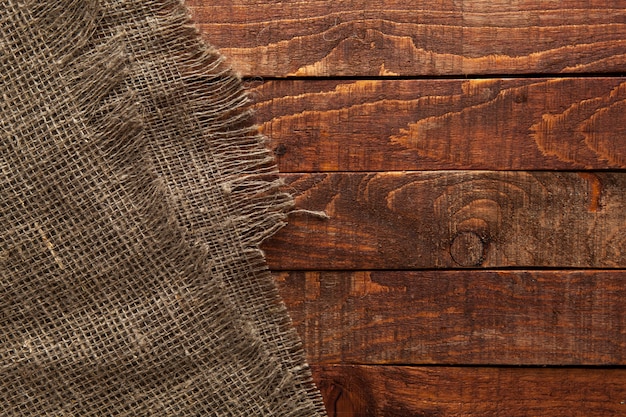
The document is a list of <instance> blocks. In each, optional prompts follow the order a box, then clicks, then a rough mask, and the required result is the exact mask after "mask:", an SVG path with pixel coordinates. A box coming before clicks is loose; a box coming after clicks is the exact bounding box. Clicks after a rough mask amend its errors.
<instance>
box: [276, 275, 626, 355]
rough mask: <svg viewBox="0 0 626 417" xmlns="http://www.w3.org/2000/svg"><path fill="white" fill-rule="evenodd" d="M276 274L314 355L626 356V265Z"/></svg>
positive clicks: (289, 308) (311, 353)
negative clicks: (614, 268) (575, 268)
mask: <svg viewBox="0 0 626 417" xmlns="http://www.w3.org/2000/svg"><path fill="white" fill-rule="evenodd" d="M275 276H276V280H277V282H278V283H279V286H280V293H281V295H282V296H283V299H284V300H285V302H286V304H287V308H288V310H289V312H290V315H291V317H292V319H293V321H294V324H295V325H296V326H297V328H298V332H299V334H300V335H301V337H302V338H303V341H304V346H305V349H306V352H307V356H308V358H309V360H311V361H312V362H314V363H316V364H332V363H353V364H354V363H360V364H418V365H419V364H447V365H459V364H463V365H468V364H471V365H494V364H498V365H603V366H605V365H626V305H625V303H624V300H625V299H626V271H577V272H573V271H559V272H556V271H541V272H540V271H358V272H355V271H349V272H306V273H305V272H283V273H277V274H276V275H275Z"/></svg>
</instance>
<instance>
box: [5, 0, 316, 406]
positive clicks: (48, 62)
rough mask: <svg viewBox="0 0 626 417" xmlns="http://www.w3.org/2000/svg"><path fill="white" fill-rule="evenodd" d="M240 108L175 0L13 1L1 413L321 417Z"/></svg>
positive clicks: (269, 198)
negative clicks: (272, 254) (271, 268)
mask: <svg viewBox="0 0 626 417" xmlns="http://www.w3.org/2000/svg"><path fill="white" fill-rule="evenodd" d="M246 104H247V99H246V96H245V94H244V92H243V91H242V88H241V82H240V80H239V79H238V78H237V77H236V76H234V75H233V74H232V73H231V72H230V70H228V68H226V67H225V66H224V65H223V63H222V59H221V57H220V56H219V54H217V53H216V52H215V51H213V50H211V49H210V48H207V47H206V46H205V45H204V44H202V42H201V41H200V40H199V38H198V35H197V33H196V32H195V31H194V30H193V28H191V27H190V26H188V18H187V15H186V11H185V9H184V7H182V5H181V4H180V2H179V1H178V0H159V1H142V0H117V1H114V0H54V1H53V0H48V1H17V0H0V415H3V416H4V415H6V416H13V415H15V416H22V415H24V416H26V415H28V416H53V415H54V416H65V415H67V416H101V415H115V416H144V415H150V416H152V415H154V416H160V415H163V416H205V415H216V416H217V415H219V416H222V415H224V416H238V415H241V416H254V415H258V416H319V415H323V414H324V412H323V407H322V405H321V401H320V397H319V394H318V393H317V391H316V389H315V387H314V386H313V384H312V383H311V381H310V371H309V369H308V367H307V365H306V364H305V361H304V356H303V352H302V348H301V345H300V342H299V340H298V338H297V336H296V334H295V332H294V330H293V329H292V327H291V325H290V322H289V318H288V315H287V313H286V311H285V308H284V306H283V305H282V303H281V302H280V299H279V296H278V294H277V291H276V288H275V285H274V283H273V281H272V278H271V276H270V275H269V272H268V271H267V268H266V266H265V262H264V259H263V256H262V254H261V252H260V251H259V249H258V244H259V243H260V242H261V241H262V240H263V239H264V238H266V237H267V236H269V235H270V234H272V233H273V232H274V231H275V230H277V229H278V228H279V227H280V226H281V225H282V222H283V219H284V211H285V210H286V209H288V208H289V207H290V205H291V200H290V198H289V196H287V195H285V194H283V193H281V192H280V191H279V189H278V188H279V185H280V184H279V181H278V179H277V176H276V168H275V166H274V165H273V161H272V158H271V155H270V154H269V153H268V151H267V150H266V149H265V147H264V146H263V142H262V138H261V137H260V136H259V135H258V134H257V133H256V131H255V129H254V127H253V126H252V125H251V122H250V115H249V113H248V111H247V110H246Z"/></svg>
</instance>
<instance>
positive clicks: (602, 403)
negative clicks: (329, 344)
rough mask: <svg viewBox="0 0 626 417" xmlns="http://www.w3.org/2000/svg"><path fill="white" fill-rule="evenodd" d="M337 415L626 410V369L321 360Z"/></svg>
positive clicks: (593, 416) (441, 416) (321, 381)
mask: <svg viewBox="0 0 626 417" xmlns="http://www.w3.org/2000/svg"><path fill="white" fill-rule="evenodd" d="M313 372H314V374H315V378H316V380H317V384H318V386H319V387H320V388H321V390H322V395H323V396H324V402H325V404H326V408H327V410H328V414H329V417H335V416H337V417H339V416H341V417H352V416H354V417H357V416H358V417H369V416H372V417H374V416H376V417H382V416H386V417H407V416H438V417H447V416H464V417H472V416H475V417H489V416H494V417H495V416H497V417H500V416H507V417H527V416H550V417H576V416H580V417H606V416H618V415H620V416H621V415H625V414H626V370H625V369H563V368H560V369H559V368H557V369H554V368H547V369H541V368H447V367H406V366H404V367H393V366H337V365H336V366H321V367H320V366H315V367H314V368H313Z"/></svg>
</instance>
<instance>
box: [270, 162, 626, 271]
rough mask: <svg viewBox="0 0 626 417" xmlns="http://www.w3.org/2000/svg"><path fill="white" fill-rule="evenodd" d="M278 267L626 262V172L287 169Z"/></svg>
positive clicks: (273, 257) (273, 262)
mask: <svg viewBox="0 0 626 417" xmlns="http://www.w3.org/2000/svg"><path fill="white" fill-rule="evenodd" d="M284 178H285V180H286V189H287V190H289V191H291V192H294V193H295V195H296V207H297V208H300V209H305V210H315V211H324V212H325V213H326V214H327V216H328V218H321V217H319V216H314V215H311V214H308V213H306V212H295V213H293V214H292V215H291V216H290V218H289V224H288V226H287V227H285V228H284V229H282V230H281V231H280V232H279V233H278V234H277V235H275V236H274V237H273V238H271V239H270V240H268V241H267V242H266V244H265V245H264V249H265V250H266V252H267V259H268V261H269V264H270V266H271V267H272V268H273V269H275V270H329V269H335V270H336V269H356V270H366V269H413V268H458V267H562V268H624V267H626V192H625V190H626V173H599V172H596V173H592V172H583V173H576V172H543V171H539V172H521V171H516V172H507V171H504V172H491V171H427V172H409V173H403V172H385V173H376V174H364V173H335V174H287V175H285V176H284Z"/></svg>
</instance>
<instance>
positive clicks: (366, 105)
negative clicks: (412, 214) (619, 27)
mask: <svg viewBox="0 0 626 417" xmlns="http://www.w3.org/2000/svg"><path fill="white" fill-rule="evenodd" d="M252 91H253V92H252V94H253V97H254V99H255V100H256V105H255V107H256V110H257V120H258V123H259V124H260V126H261V129H262V131H263V132H264V133H265V134H266V135H267V136H268V137H269V138H270V146H271V147H272V148H273V149H274V151H275V153H276V154H277V159H278V163H279V167H280V169H281V171H282V172H315V171H385V170H437V169H489V170H506V169H509V170H537V169H568V170H572V169H607V168H626V82H625V81H624V80H623V79H620V78H567V79H489V80H357V81H355V80H324V81H314V80H277V81H269V82H266V83H263V84H262V85H260V86H258V87H257V88H256V89H254V90H252Z"/></svg>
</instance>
